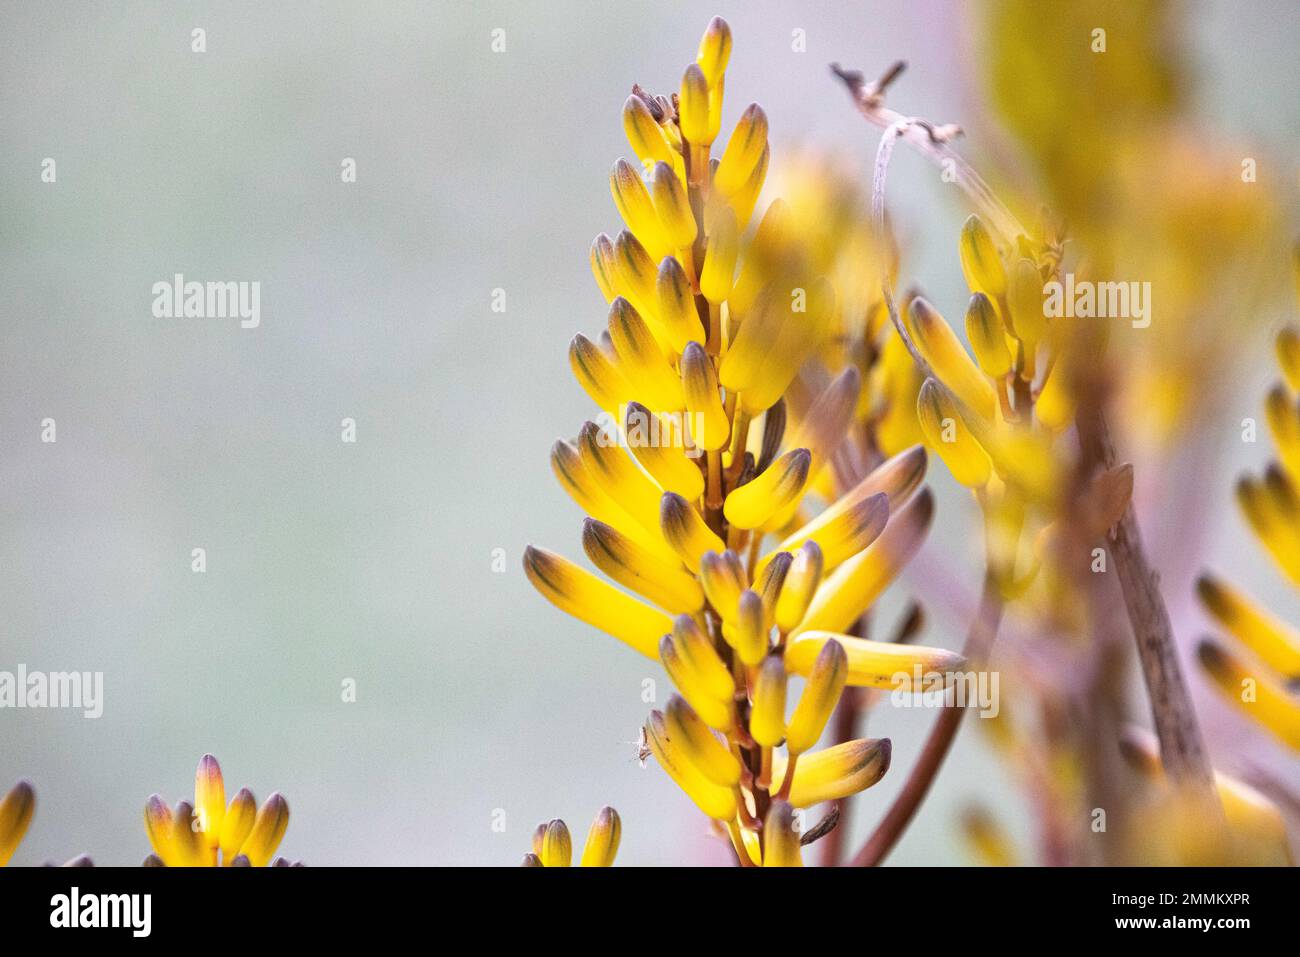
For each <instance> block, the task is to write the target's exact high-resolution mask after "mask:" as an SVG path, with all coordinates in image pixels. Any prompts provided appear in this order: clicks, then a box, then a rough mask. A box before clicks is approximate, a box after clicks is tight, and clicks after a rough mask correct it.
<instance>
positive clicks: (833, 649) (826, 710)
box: [785, 639, 849, 755]
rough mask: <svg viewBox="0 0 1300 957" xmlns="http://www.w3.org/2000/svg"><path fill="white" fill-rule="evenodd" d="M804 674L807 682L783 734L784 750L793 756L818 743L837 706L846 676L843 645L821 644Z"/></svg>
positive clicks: (846, 662)
mask: <svg viewBox="0 0 1300 957" xmlns="http://www.w3.org/2000/svg"><path fill="white" fill-rule="evenodd" d="M787 667H789V664H787ZM804 674H806V676H807V678H808V682H807V684H805V685H804V689H803V694H802V695H801V696H800V698H799V703H798V704H797V705H795V709H794V714H792V715H791V716H790V725H789V727H788V728H787V729H786V733H785V747H786V750H787V751H789V752H790V754H792V755H795V754H803V752H805V751H807V750H808V749H810V748H811V747H812V746H813V745H815V744H816V743H817V739H818V738H820V737H821V736H822V730H823V729H824V728H825V727H826V722H827V721H829V720H830V717H831V712H832V711H834V710H835V706H836V705H837V704H839V701H840V692H842V691H843V690H844V683H845V681H847V680H848V677H849V661H848V655H846V654H845V652H844V648H843V646H842V645H841V644H840V643H839V642H838V641H836V640H834V639H829V640H827V641H825V642H823V643H822V646H821V648H820V649H819V650H818V652H817V657H816V658H814V659H813V663H812V667H811V668H809V669H808V671H807V672H804Z"/></svg>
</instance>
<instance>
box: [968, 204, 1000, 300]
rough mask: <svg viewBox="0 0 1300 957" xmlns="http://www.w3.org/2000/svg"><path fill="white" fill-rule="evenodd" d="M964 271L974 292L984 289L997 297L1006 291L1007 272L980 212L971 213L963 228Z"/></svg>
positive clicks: (990, 296) (987, 294)
mask: <svg viewBox="0 0 1300 957" xmlns="http://www.w3.org/2000/svg"><path fill="white" fill-rule="evenodd" d="M960 249H961V271H962V272H963V273H964V274H965V276H966V285H967V286H969V287H970V290H971V292H982V293H984V294H985V295H986V296H988V297H989V298H990V299H994V300H996V299H997V298H998V297H999V296H1001V295H1002V294H1003V293H1005V292H1006V289H1007V275H1006V271H1005V270H1004V269H1003V268H1002V259H1001V257H999V256H998V250H997V246H996V245H994V243H993V237H992V236H990V235H989V231H988V229H987V228H986V227H985V226H984V223H983V222H982V221H981V220H980V218H979V217H978V216H971V217H970V218H969V219H967V220H966V223H965V225H964V226H962V228H961V247H960Z"/></svg>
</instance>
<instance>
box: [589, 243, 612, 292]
mask: <svg viewBox="0 0 1300 957" xmlns="http://www.w3.org/2000/svg"><path fill="white" fill-rule="evenodd" d="M615 269H616V263H615V261H614V241H613V240H612V239H610V238H609V237H608V236H606V235H605V234H604V233H601V234H600V235H599V236H597V237H596V238H595V239H593V240H592V241H591V274H592V275H593V276H594V277H595V278H596V285H597V286H599V287H600V292H601V295H603V296H604V297H605V301H606V302H609V301H611V300H612V299H613V298H614V297H615V296H617V295H618V274H617V272H616V271H615Z"/></svg>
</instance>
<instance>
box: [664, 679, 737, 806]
mask: <svg viewBox="0 0 1300 957" xmlns="http://www.w3.org/2000/svg"><path fill="white" fill-rule="evenodd" d="M664 727H665V730H666V731H667V734H668V737H669V738H670V739H672V741H673V742H674V743H675V744H676V745H677V747H679V748H680V749H681V751H682V754H683V755H685V757H686V759H687V760H688V761H690V763H691V764H692V765H694V766H695V768H696V769H698V770H699V771H700V772H701V773H702V774H703V775H704V776H705V777H706V778H708V779H709V780H710V781H712V782H713V783H714V784H718V785H721V786H722V787H726V788H734V787H736V786H737V785H738V784H739V783H740V771H741V768H740V761H739V760H737V759H736V756H735V755H734V754H732V753H731V752H730V751H729V750H728V749H727V746H726V745H725V744H723V743H722V742H721V741H719V740H718V738H717V735H715V734H714V733H713V732H712V731H711V730H710V729H709V726H708V725H707V724H706V723H705V722H704V721H703V720H701V718H700V716H699V715H698V714H696V713H695V711H694V710H693V709H692V708H691V706H690V705H689V704H687V703H686V702H685V701H684V700H683V699H682V698H680V697H679V696H677V695H673V696H672V697H671V698H669V699H668V707H667V708H665V709H664Z"/></svg>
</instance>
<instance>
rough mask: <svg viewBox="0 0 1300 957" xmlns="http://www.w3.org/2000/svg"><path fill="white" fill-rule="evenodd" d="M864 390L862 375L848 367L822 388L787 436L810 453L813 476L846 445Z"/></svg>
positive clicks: (793, 445)
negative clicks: (845, 440)
mask: <svg viewBox="0 0 1300 957" xmlns="http://www.w3.org/2000/svg"><path fill="white" fill-rule="evenodd" d="M861 389H862V377H861V376H860V375H859V374H858V370H857V369H855V368H853V367H852V366H849V367H848V368H846V369H845V370H844V371H843V372H842V373H840V374H839V375H838V376H836V377H835V379H834V381H832V382H831V384H830V385H828V386H827V387H826V388H825V389H824V390H822V392H821V394H820V395H818V396H817V398H816V399H815V400H814V401H813V403H812V405H811V406H809V407H808V411H807V412H806V413H805V414H804V415H803V417H802V418H801V419H800V421H799V424H798V426H797V427H796V428H794V429H793V430H792V431H791V432H790V433H789V434H788V435H787V436H786V445H788V446H789V447H790V448H792V449H799V448H804V449H807V450H808V452H809V453H810V454H811V456H812V460H811V464H810V466H809V474H810V475H813V476H816V475H817V473H818V472H819V471H820V470H821V468H822V466H824V465H825V464H826V463H827V462H828V461H830V458H831V456H832V455H834V454H835V451H836V450H837V449H838V448H839V447H840V445H841V444H843V442H844V438H845V436H846V435H847V434H848V430H849V426H851V425H852V424H853V420H854V413H855V411H856V409H857V405H858V394H859V393H860V392H861Z"/></svg>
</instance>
